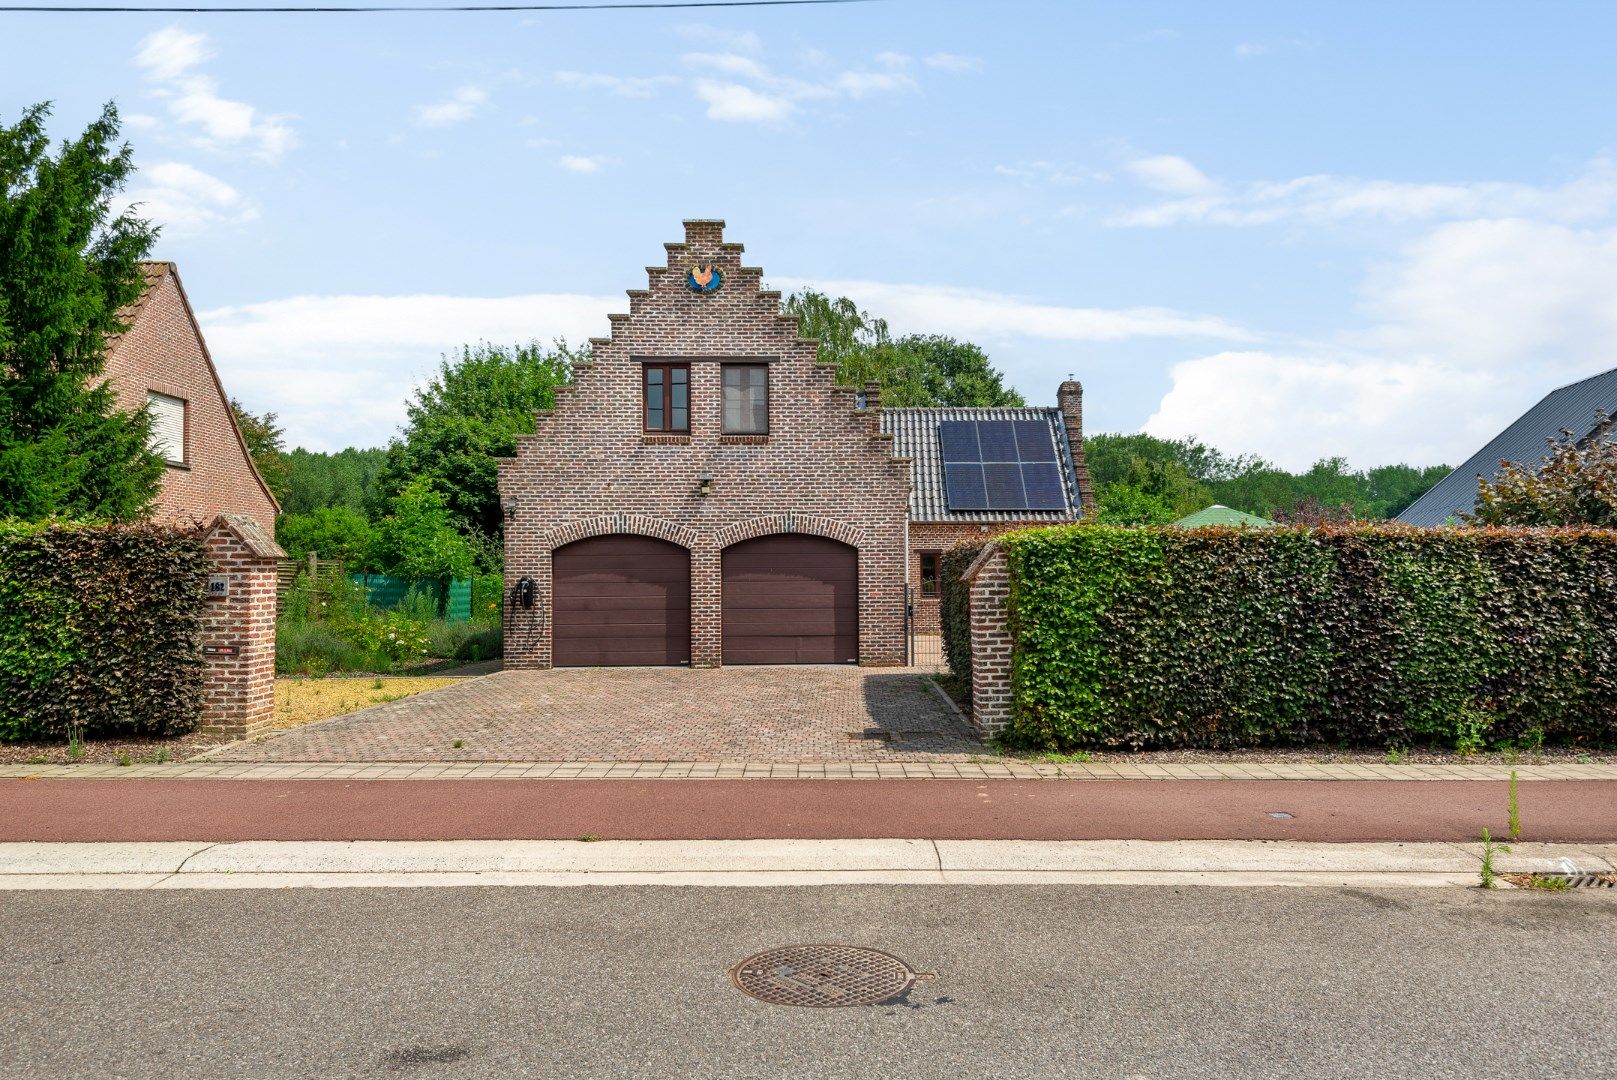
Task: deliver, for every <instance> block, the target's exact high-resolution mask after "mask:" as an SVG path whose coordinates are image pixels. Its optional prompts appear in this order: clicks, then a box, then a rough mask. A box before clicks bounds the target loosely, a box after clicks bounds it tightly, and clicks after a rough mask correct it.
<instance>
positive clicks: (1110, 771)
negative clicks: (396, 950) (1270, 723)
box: [0, 758, 1617, 783]
mask: <svg viewBox="0 0 1617 1080" xmlns="http://www.w3.org/2000/svg"><path fill="white" fill-rule="evenodd" d="M1513 772H1514V773H1515V774H1516V776H1517V779H1519V780H1521V781H1522V782H1524V783H1525V782H1528V781H1537V780H1617V763H1613V762H1605V763H1590V764H1581V765H1580V764H1576V763H1560V762H1558V763H1553V764H1552V763H1546V764H1542V765H1533V764H1521V765H1494V764H1486V765H1420V764H1407V765H1361V764H1334V765H1327V764H1318V765H1316V764H1308V763H1301V762H1286V763H1262V762H1246V763H1242V762H1231V763H1224V762H1217V763H1211V762H1210V763H1199V764H1193V765H1171V764H1170V765H1155V764H1153V765H1130V764H1124V763H1109V762H1094V763H1073V762H1066V763H1062V764H1052V763H1048V762H1036V761H1019V760H1015V759H998V758H987V759H983V760H980V761H948V762H937V761H934V762H875V761H803V762H766V761H757V762H751V761H620V762H611V761H549V762H521V761H518V762H503V761H485V762H469V761H468V762H440V761H349V762H306V761H303V762H298V761H294V762H269V763H264V762H220V761H193V762H186V763H180V764H164V765H123V766H120V765H0V780H4V779H25V780H59V779H64V778H76V779H97V780H152V779H163V780H179V779H215V780H287V779H297V780H401V779H410V780H460V779H496V780H535V779H539V780H567V779H609V780H617V779H622V780H704V779H706V780H711V779H741V780H749V779H769V780H837V779H845V780H877V779H916V780H1000V779H1004V780H1159V781H1160V780H1509V779H1510V775H1511V773H1513Z"/></svg>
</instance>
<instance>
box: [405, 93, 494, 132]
mask: <svg viewBox="0 0 1617 1080" xmlns="http://www.w3.org/2000/svg"><path fill="white" fill-rule="evenodd" d="M487 104H488V91H487V90H484V89H483V88H482V87H481V86H471V85H467V86H462V87H458V88H457V89H456V90H455V92H454V93H452V94H450V95H449V96H448V97H447V98H445V99H444V100H443V101H438V102H434V103H432V104H431V105H417V106H416V107H415V122H416V123H418V124H420V125H421V126H422V127H449V126H450V125H452V124H460V123H464V122H466V121H467V120H470V119H471V118H472V117H474V116H476V115H477V114H478V113H480V112H482V111H483V107H484V106H485V105H487Z"/></svg>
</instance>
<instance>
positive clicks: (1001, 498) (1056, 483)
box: [938, 420, 1067, 511]
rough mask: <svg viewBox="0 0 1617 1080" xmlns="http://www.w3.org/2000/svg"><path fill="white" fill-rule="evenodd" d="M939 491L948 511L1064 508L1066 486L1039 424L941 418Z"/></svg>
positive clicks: (1045, 427)
mask: <svg viewBox="0 0 1617 1080" xmlns="http://www.w3.org/2000/svg"><path fill="white" fill-rule="evenodd" d="M938 443H939V446H940V447H941V449H942V451H943V478H944V493H945V494H946V495H947V496H948V501H949V509H951V510H1008V511H1016V510H1045V511H1048V510H1065V509H1066V508H1067V493H1066V488H1065V486H1064V485H1063V483H1062V479H1061V465H1060V461H1059V458H1058V457H1057V454H1056V445H1055V439H1054V437H1053V435H1052V434H1051V431H1050V425H1049V424H1048V423H1046V422H1045V421H1043V420H944V421H942V422H940V423H939V424H938Z"/></svg>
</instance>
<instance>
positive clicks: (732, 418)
mask: <svg viewBox="0 0 1617 1080" xmlns="http://www.w3.org/2000/svg"><path fill="white" fill-rule="evenodd" d="M724 434H726V435H767V434H769V365H768V364H725V365H724Z"/></svg>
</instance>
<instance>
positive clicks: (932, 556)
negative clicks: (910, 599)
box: [921, 551, 940, 596]
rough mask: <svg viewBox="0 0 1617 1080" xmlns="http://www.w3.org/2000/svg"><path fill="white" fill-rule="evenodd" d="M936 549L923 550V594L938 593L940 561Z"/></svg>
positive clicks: (932, 594)
mask: <svg viewBox="0 0 1617 1080" xmlns="http://www.w3.org/2000/svg"><path fill="white" fill-rule="evenodd" d="M939 559H940V556H939V554H938V553H937V552H936V551H923V552H921V595H922V596H936V595H938V561H939Z"/></svg>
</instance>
